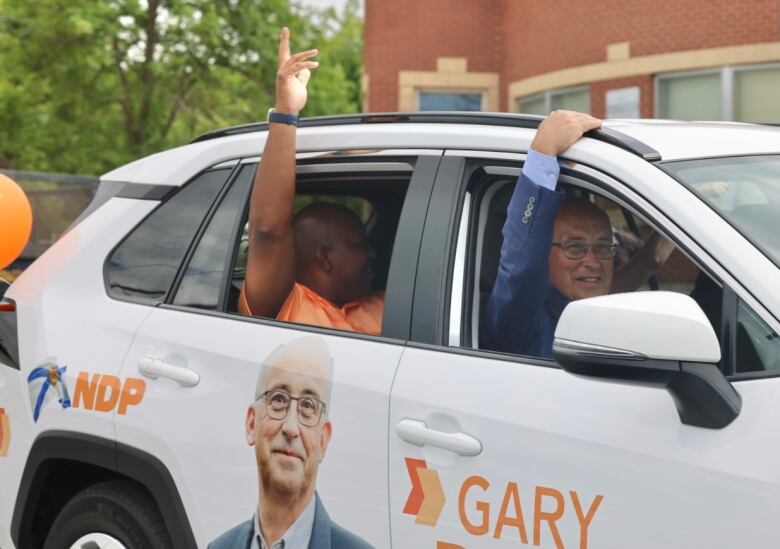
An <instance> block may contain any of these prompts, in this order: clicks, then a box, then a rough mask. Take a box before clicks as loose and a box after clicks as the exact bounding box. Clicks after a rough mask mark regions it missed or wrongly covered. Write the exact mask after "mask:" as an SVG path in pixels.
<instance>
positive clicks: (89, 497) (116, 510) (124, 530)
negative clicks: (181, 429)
mask: <svg viewBox="0 0 780 549" xmlns="http://www.w3.org/2000/svg"><path fill="white" fill-rule="evenodd" d="M43 547H44V549H62V548H70V549H119V548H122V547H124V548H126V549H158V548H161V549H166V548H170V547H172V544H171V540H170V536H169V535H168V531H167V529H166V528H165V523H164V522H163V519H162V516H161V515H160V511H159V510H158V509H157V505H156V504H155V502H154V500H153V499H152V498H151V496H150V495H149V494H148V493H147V492H146V491H145V490H144V489H143V488H141V487H140V486H139V485H138V484H136V483H134V482H132V481H126V480H117V481H109V482H101V483H100V484H95V485H94V486H90V487H89V488H86V489H85V490H82V491H81V492H79V493H77V494H76V495H75V496H73V497H72V498H71V499H70V500H69V501H68V503H66V504H65V506H64V507H63V508H62V511H60V513H59V514H58V515H57V518H56V519H55V520H54V523H53V524H52V526H51V529H50V530H49V534H48V536H46V543H45V544H44V546H43Z"/></svg>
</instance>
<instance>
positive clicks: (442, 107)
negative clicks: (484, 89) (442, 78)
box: [418, 91, 482, 111]
mask: <svg viewBox="0 0 780 549" xmlns="http://www.w3.org/2000/svg"><path fill="white" fill-rule="evenodd" d="M418 109H419V110H421V111H481V110H482V93H479V92H477V93H473V92H470V93H465V92H464V93H446V92H427V91H425V92H424V91H421V92H420V93H419V100H418Z"/></svg>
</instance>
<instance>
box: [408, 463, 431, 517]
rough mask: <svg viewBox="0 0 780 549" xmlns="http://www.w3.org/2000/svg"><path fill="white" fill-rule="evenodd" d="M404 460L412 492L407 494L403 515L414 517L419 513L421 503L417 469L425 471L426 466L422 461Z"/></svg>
mask: <svg viewBox="0 0 780 549" xmlns="http://www.w3.org/2000/svg"><path fill="white" fill-rule="evenodd" d="M404 459H405V460H406V470H407V471H409V479H410V480H411V481H412V491H411V492H409V499H407V500H406V505H404V513H405V514H407V515H416V514H417V513H419V512H420V506H421V505H422V502H423V489H422V485H421V484H420V477H418V476H417V471H418V469H425V468H427V467H428V465H427V464H426V463H425V460H424V459H413V458H404Z"/></svg>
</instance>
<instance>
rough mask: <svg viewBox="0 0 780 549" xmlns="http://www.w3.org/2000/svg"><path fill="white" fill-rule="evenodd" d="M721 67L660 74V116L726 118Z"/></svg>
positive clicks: (698, 118)
mask: <svg viewBox="0 0 780 549" xmlns="http://www.w3.org/2000/svg"><path fill="white" fill-rule="evenodd" d="M722 88H723V82H722V79H721V73H720V71H718V72H715V73H694V74H682V75H674V76H659V77H658V108H659V111H658V113H659V114H658V116H659V117H660V118H674V119H682V120H727V118H726V117H725V116H724V113H723V105H722V103H723V101H722V100H721V96H722V93H723V92H722Z"/></svg>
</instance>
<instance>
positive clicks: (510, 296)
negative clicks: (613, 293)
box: [480, 175, 569, 358]
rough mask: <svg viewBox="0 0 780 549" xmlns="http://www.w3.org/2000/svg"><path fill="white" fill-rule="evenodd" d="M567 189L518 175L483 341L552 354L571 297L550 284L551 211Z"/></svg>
mask: <svg viewBox="0 0 780 549" xmlns="http://www.w3.org/2000/svg"><path fill="white" fill-rule="evenodd" d="M564 197H565V194H564V193H563V192H559V191H551V190H549V189H546V188H544V187H540V186H538V185H536V184H535V183H534V182H533V181H531V180H530V179H528V178H527V177H526V176H525V175H521V176H520V178H519V179H518V181H517V185H516V186H515V191H514V193H513V194H512V199H511V200H510V201H509V207H508V208H507V216H506V222H505V223H504V229H503V235H504V242H503V244H502V245H501V260H500V263H499V266H498V273H497V275H496V281H495V283H494V284H493V290H492V291H491V293H490V296H489V297H488V300H487V303H486V304H485V310H484V312H483V317H482V324H481V328H480V339H481V346H482V347H483V348H487V349H492V350H494V351H502V352H505V353H513V354H519V355H530V356H537V357H545V358H552V344H553V339H554V337H555V327H556V326H557V325H558V318H559V317H560V314H561V311H563V308H564V307H565V306H566V305H567V304H568V303H569V301H568V300H567V299H566V298H565V297H563V296H562V295H561V294H560V292H558V291H557V290H556V289H555V288H553V287H552V286H551V285H550V268H549V257H550V249H551V247H552V239H553V226H554V223H555V216H556V215H557V214H558V209H559V208H560V207H561V203H562V202H563V199H564Z"/></svg>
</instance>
